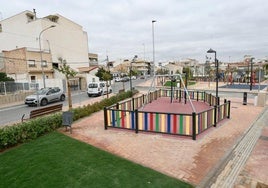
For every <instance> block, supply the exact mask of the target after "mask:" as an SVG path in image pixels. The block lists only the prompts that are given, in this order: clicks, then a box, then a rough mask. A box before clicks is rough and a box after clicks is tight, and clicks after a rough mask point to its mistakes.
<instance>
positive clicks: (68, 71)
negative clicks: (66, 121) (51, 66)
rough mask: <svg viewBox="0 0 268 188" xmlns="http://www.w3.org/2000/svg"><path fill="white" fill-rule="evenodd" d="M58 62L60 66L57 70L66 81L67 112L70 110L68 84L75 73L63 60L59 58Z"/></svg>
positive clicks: (69, 87) (70, 102) (70, 98)
mask: <svg viewBox="0 0 268 188" xmlns="http://www.w3.org/2000/svg"><path fill="white" fill-rule="evenodd" d="M59 61H60V62H61V65H60V66H59V68H57V70H58V71H59V72H61V73H62V74H64V75H65V78H66V80H67V93H68V104H69V110H71V109H72V97H71V86H70V83H69V80H70V78H73V77H75V75H76V74H77V72H75V71H74V70H73V69H72V68H71V67H70V66H69V65H67V62H66V60H63V59H62V58H59Z"/></svg>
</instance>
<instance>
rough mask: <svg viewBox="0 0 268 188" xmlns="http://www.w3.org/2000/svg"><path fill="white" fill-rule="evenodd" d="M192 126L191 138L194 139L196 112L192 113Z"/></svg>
mask: <svg viewBox="0 0 268 188" xmlns="http://www.w3.org/2000/svg"><path fill="white" fill-rule="evenodd" d="M192 121H193V122H192V124H193V125H192V126H193V140H196V113H195V112H193V113H192Z"/></svg>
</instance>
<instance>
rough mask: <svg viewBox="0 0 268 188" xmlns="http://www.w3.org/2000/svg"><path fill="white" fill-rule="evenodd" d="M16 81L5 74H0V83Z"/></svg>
mask: <svg viewBox="0 0 268 188" xmlns="http://www.w3.org/2000/svg"><path fill="white" fill-rule="evenodd" d="M7 81H14V79H13V78H10V77H8V76H7V74H6V73H5V72H0V82H7Z"/></svg>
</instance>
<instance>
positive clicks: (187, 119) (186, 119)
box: [185, 116, 190, 135]
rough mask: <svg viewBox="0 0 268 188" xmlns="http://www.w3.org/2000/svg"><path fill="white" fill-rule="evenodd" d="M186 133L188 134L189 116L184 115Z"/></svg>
mask: <svg viewBox="0 0 268 188" xmlns="http://www.w3.org/2000/svg"><path fill="white" fill-rule="evenodd" d="M185 126H186V135H190V116H185Z"/></svg>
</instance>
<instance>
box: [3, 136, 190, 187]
mask: <svg viewBox="0 0 268 188" xmlns="http://www.w3.org/2000/svg"><path fill="white" fill-rule="evenodd" d="M0 164H1V165H0V187H8V188H10V187H16V188H17V187H19V188H22V187H27V188H31V187H38V188H40V187H49V188H50V187H51V188H58V187H59V188H62V187H93V188H95V187H101V188H103V187H105V188H107V187H124V188H125V187H135V188H137V187H142V188H143V187H153V188H155V187H192V186H191V185H189V184H186V183H184V182H181V181H179V180H177V179H174V178H171V177H168V176H166V175H163V174H161V173H159V172H156V171H153V170H151V169H149V168H145V167H143V166H140V165H138V164H135V163H132V162H130V161H127V160H125V159H122V158H120V157H117V156H114V155H111V154H109V153H107V152H104V151H102V150H99V149H97V148H95V147H92V146H90V145H88V144H85V143H82V142H80V141H77V140H74V139H72V138H70V137H67V136H65V135H63V134H61V133H58V132H53V133H50V134H48V135H45V136H42V137H40V138H38V139H37V140H34V141H31V142H29V143H26V144H22V145H20V146H18V147H15V148H12V149H9V150H7V151H5V152H2V153H0Z"/></svg>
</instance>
